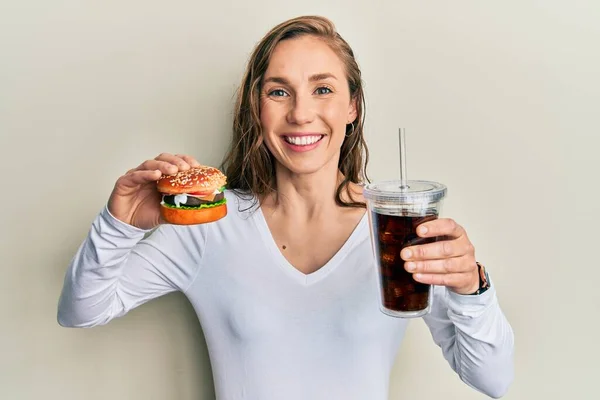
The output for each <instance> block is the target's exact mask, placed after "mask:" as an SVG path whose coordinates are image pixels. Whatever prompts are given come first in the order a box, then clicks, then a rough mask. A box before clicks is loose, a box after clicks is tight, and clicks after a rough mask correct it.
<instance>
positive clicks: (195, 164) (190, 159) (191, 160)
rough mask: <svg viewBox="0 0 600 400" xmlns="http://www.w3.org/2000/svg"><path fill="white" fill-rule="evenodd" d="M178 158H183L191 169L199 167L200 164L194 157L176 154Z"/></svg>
mask: <svg viewBox="0 0 600 400" xmlns="http://www.w3.org/2000/svg"><path fill="white" fill-rule="evenodd" d="M175 155H176V156H177V157H179V158H181V159H182V160H183V161H185V162H186V163H188V165H189V166H191V167H199V166H200V163H199V162H198V160H196V159H195V158H194V157H192V156H188V155H187V154H175Z"/></svg>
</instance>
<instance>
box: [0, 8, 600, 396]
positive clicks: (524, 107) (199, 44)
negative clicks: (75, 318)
mask: <svg viewBox="0 0 600 400" xmlns="http://www.w3.org/2000/svg"><path fill="white" fill-rule="evenodd" d="M599 4H600V3H598V2H597V1H593V0H590V1H530V0H523V1H496V2H482V1H453V2H449V1H439V0H438V1H416V0H415V1H382V0H380V1H375V0H372V1H370V2H367V1H348V0H345V1H341V0H340V1H324V0H305V1H302V2H283V1H279V0H278V1H274V0H257V1H242V0H239V1H210V2H208V1H171V2H165V1H156V0H145V1H141V0H120V1H114V0H112V1H111V0H107V1H90V0H87V1H83V0H78V1H75V0H72V1H59V0H56V1H42V0H37V1H36V0H19V1H4V2H2V4H1V5H0V50H1V53H0V150H1V155H2V161H1V165H2V170H3V173H2V178H1V179H2V180H1V182H2V183H3V189H4V190H3V195H2V200H1V202H2V203H1V205H2V207H0V239H1V240H0V254H1V257H0V262H1V264H0V268H1V273H2V275H1V278H0V313H1V314H0V316H1V321H2V326H1V327H0V337H1V340H0V397H1V398H2V399H10V400H13V399H27V400H29V399H63V400H64V399H73V400H74V399H88V400H94V399H108V398H109V399H113V400H117V399H123V400H135V399H144V400H149V399H157V400H158V399H184V400H192V399H193V400H204V399H211V398H214V392H213V386H212V377H211V370H210V364H209V361H208V358H207V351H206V346H205V343H204V339H203V336H202V331H201V328H200V326H199V324H198V321H197V319H196V316H195V315H194V313H193V311H192V309H191V307H190V306H189V304H188V303H187V300H186V299H185V298H184V297H183V296H181V295H179V294H174V295H169V296H166V297H163V298H160V299H157V300H155V301H153V302H151V303H149V304H146V305H144V306H142V307H140V308H138V309H136V310H134V311H132V312H131V313H130V314H128V315H127V316H126V317H124V318H121V319H119V320H115V321H113V322H112V323H110V324H109V325H107V326H105V327H100V328H95V329H91V330H75V329H65V328H61V327H59V326H58V324H57V323H56V304H57V300H58V296H59V293H60V289H61V285H62V279H63V275H64V272H65V270H66V268H67V264H68V262H69V260H70V258H71V257H72V255H73V254H74V252H75V250H76V248H77V247H78V245H79V243H80V242H81V241H82V240H83V238H84V237H85V235H86V234H87V230H88V228H89V226H90V223H91V221H92V219H93V218H94V217H95V215H96V214H97V212H99V210H100V209H101V208H102V207H103V205H104V204H105V202H106V200H107V198H108V195H109V193H110V191H111V189H112V186H113V184H114V181H115V180H116V179H117V177H118V176H119V175H121V174H122V173H124V172H125V171H127V170H128V169H129V168H132V167H134V166H136V165H138V164H139V163H140V162H142V161H143V160H144V159H147V158H153V157H154V156H156V155H157V154H158V153H160V152H163V151H166V152H185V153H189V154H192V155H194V156H196V157H197V158H198V159H200V160H201V161H202V162H205V163H208V164H219V163H220V161H221V159H222V156H223V153H224V150H225V148H226V147H227V144H228V140H229V138H230V125H231V116H232V114H231V113H232V103H233V96H234V93H235V89H236V87H237V85H238V83H239V80H240V78H241V75H242V72H243V69H244V66H245V62H246V60H247V57H248V56H249V54H250V52H251V50H252V47H253V46H254V44H255V43H256V42H258V40H260V38H261V37H262V35H263V34H265V33H266V32H267V31H268V30H269V29H270V28H271V27H272V26H274V25H275V24H277V23H279V22H281V21H283V20H285V19H288V18H291V17H295V16H298V15H303V14H319V15H324V16H326V17H328V18H330V19H332V20H333V21H334V22H335V23H336V25H337V27H338V29H339V31H340V33H341V34H342V35H343V36H344V37H345V38H346V39H347V40H348V41H349V42H350V44H351V45H352V46H353V48H354V50H355V52H356V55H357V58H358V61H359V64H360V66H361V67H362V70H363V74H364V80H365V82H366V91H367V102H368V104H367V128H366V130H367V139H368V142H369V146H370V151H371V163H370V172H371V177H372V178H373V179H376V180H379V179H388V178H396V177H397V176H398V170H397V168H396V165H397V164H398V153H397V129H398V127H400V126H402V127H405V128H407V134H408V139H407V145H408V163H409V169H408V173H409V177H410V178H413V179H417V178H418V179H430V180H437V181H440V182H443V183H445V184H447V185H448V187H449V197H448V199H447V201H446V203H445V207H444V214H445V215H446V216H449V217H452V218H454V219H455V220H457V221H458V222H459V223H460V224H462V225H463V226H465V227H466V229H467V232H468V233H469V235H470V237H471V240H472V241H473V243H474V244H475V247H476V252H477V253H476V254H477V258H478V259H479V260H480V261H481V262H483V263H484V264H486V265H487V266H488V269H489V270H490V273H491V274H492V276H493V278H494V281H495V284H496V286H497V290H498V295H499V298H500V302H501V305H502V307H503V309H504V311H505V313H506V314H507V316H508V318H509V320H510V322H511V323H512V325H513V327H514V330H515V334H516V358H515V361H516V380H515V383H514V385H513V386H512V387H511V389H510V392H509V394H508V395H507V396H506V398H507V399H527V400H530V399H566V398H573V399H595V398H597V396H598V393H597V392H598V390H597V380H598V375H599V372H600V367H598V364H597V362H598V358H599V355H600V354H599V349H598V333H597V329H598V326H599V325H598V318H599V317H600V312H599V311H598V303H599V302H600V298H599V296H598V293H597V290H596V286H595V285H597V282H598V280H599V278H600V274H599V273H598V266H599V263H598V258H597V253H598V249H599V248H600V246H598V237H599V235H598V226H599V224H598V218H597V214H598V212H597V209H598V206H597V202H598V195H599V194H600V191H599V190H598V172H599V170H600V168H598V165H597V160H598V155H597V148H598V146H599V145H600V141H599V140H598V134H599V133H600V132H599V129H598V128H599V123H598V112H599V108H600V95H599V93H600V90H599V78H598V74H599V71H600V56H599V49H600V5H599ZM416 398H419V399H441V398H445V399H462V400H469V399H483V398H484V396H483V395H480V394H478V393H476V392H475V391H474V390H472V389H470V388H469V387H467V386H466V385H464V384H463V383H462V382H460V380H459V379H458V378H457V377H456V376H455V374H454V373H453V372H452V371H451V369H450V368H449V367H448V365H447V364H446V361H445V360H444V359H443V358H442V355H441V352H440V350H439V349H438V348H437V347H436V346H435V345H434V344H433V342H432V341H431V337H430V335H429V332H428V331H427V329H426V328H425V325H424V324H423V323H422V321H420V320H417V321H415V322H414V323H412V324H411V327H410V328H409V331H408V336H407V338H406V340H405V341H404V343H403V345H402V348H401V350H400V353H399V354H398V358H397V362H396V365H395V367H394V370H393V373H392V384H391V389H390V399H395V400H399V399H416Z"/></svg>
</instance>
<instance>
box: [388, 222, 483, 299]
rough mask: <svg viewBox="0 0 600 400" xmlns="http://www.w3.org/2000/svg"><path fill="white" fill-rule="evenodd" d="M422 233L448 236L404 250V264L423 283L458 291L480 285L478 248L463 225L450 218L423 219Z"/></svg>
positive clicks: (476, 287) (402, 254) (475, 289)
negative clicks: (477, 258)
mask: <svg viewBox="0 0 600 400" xmlns="http://www.w3.org/2000/svg"><path fill="white" fill-rule="evenodd" d="M417 235H419V237H423V238H426V237H435V236H445V240H440V241H438V242H434V243H428V244H423V245H417V246H410V247H407V248H405V249H403V250H402V252H401V253H400V256H401V257H402V258H403V259H404V260H405V261H406V263H405V264H404V268H406V270H407V271H408V272H411V273H412V274H413V278H414V279H415V280H416V281H418V282H422V283H428V284H431V285H439V286H446V287H448V289H450V290H452V291H454V292H456V293H458V294H470V293H474V292H475V291H477V289H478V288H479V271H478V268H477V263H476V262H475V248H474V247H473V244H472V243H471V241H470V240H469V238H468V237H467V233H466V232H465V230H464V229H463V227H462V226H460V225H458V224H457V223H456V222H455V221H454V220H452V219H449V218H440V219H436V220H433V221H428V222H424V223H422V224H421V225H419V227H418V228H417Z"/></svg>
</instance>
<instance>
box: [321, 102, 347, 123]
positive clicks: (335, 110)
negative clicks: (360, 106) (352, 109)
mask: <svg viewBox="0 0 600 400" xmlns="http://www.w3.org/2000/svg"><path fill="white" fill-rule="evenodd" d="M321 115H322V117H323V119H324V120H326V121H327V122H328V124H329V125H331V127H332V128H335V129H338V128H340V129H342V130H344V129H345V128H344V127H345V126H346V120H347V118H348V104H347V103H346V102H345V101H344V100H338V99H336V100H335V101H332V102H330V103H328V104H323V107H322V109H321Z"/></svg>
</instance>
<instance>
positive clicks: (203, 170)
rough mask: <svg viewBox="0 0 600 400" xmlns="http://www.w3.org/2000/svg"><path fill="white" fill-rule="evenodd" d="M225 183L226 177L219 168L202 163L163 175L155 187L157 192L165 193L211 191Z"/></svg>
mask: <svg viewBox="0 0 600 400" xmlns="http://www.w3.org/2000/svg"><path fill="white" fill-rule="evenodd" d="M225 183H227V178H226V177H225V175H223V173H222V172H221V171H220V170H218V169H217V168H214V167H209V166H205V165H203V166H200V167H197V168H190V169H188V170H187V171H180V172H178V173H177V174H175V175H163V176H161V177H160V179H159V180H158V181H157V183H156V187H157V189H158V191H159V192H161V193H166V194H183V193H192V192H201V193H212V192H214V191H215V190H217V189H219V188H221V187H222V186H224V185H225Z"/></svg>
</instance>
